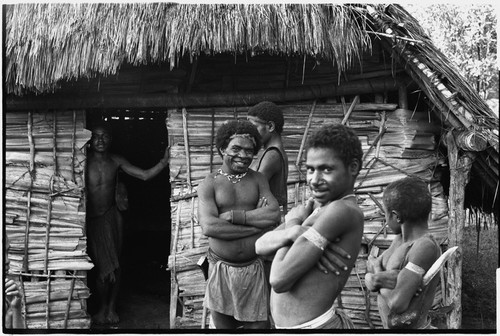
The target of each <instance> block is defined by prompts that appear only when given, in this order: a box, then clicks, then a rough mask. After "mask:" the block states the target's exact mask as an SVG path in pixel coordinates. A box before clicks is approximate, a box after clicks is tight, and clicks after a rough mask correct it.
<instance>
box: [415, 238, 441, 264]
mask: <svg viewBox="0 0 500 336" xmlns="http://www.w3.org/2000/svg"><path fill="white" fill-rule="evenodd" d="M439 251H440V248H439V247H438V246H437V244H436V243H435V241H434V240H433V239H432V238H431V237H430V236H429V235H424V236H422V237H420V238H419V239H417V240H415V242H414V243H413V246H412V247H411V249H410V252H409V253H410V257H412V256H415V255H416V256H418V257H419V258H422V259H431V260H435V259H437V256H438V254H439Z"/></svg>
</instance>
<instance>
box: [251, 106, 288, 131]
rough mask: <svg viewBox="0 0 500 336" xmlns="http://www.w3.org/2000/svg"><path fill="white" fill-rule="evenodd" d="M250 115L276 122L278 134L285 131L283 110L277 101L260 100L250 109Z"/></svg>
mask: <svg viewBox="0 0 500 336" xmlns="http://www.w3.org/2000/svg"><path fill="white" fill-rule="evenodd" d="M248 115H249V116H252V117H257V118H259V119H262V120H264V121H272V122H274V125H275V129H276V133H278V134H281V132H282V131H283V125H285V119H284V118H283V112H282V111H281V109H280V108H279V107H278V106H277V105H276V104H275V103H272V102H269V101H263V102H260V103H258V104H257V105H254V106H252V107H250V108H249V109H248Z"/></svg>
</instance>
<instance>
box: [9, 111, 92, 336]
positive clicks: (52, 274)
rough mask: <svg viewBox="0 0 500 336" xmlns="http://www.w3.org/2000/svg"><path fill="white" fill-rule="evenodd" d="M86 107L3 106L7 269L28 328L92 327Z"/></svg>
mask: <svg viewBox="0 0 500 336" xmlns="http://www.w3.org/2000/svg"><path fill="white" fill-rule="evenodd" d="M84 126H85V113H84V111H66V112H59V111H58V112H57V113H56V112H25V113H6V116H5V125H4V129H5V194H4V195H5V209H4V223H5V231H4V232H5V234H6V236H7V238H8V240H9V246H8V248H7V249H6V250H5V253H6V257H7V259H8V261H9V270H8V274H7V276H8V277H10V278H13V279H14V280H15V281H16V282H17V284H18V287H19V288H20V293H21V302H22V305H21V306H22V313H23V315H24V318H25V322H26V327H27V328H28V329H80V328H85V329H87V328H89V327H90V317H89V316H88V314H87V307H86V299H87V298H88V297H89V295H90V294H89V289H88V288H87V286H86V283H85V281H86V272H85V271H87V270H89V269H91V268H92V267H93V265H92V263H91V261H90V259H89V257H88V256H87V252H86V246H87V242H86V236H85V196H84V186H85V184H84V167H85V155H84V152H83V148H84V146H85V143H86V142H87V141H88V140H89V138H90V135H91V133H90V131H88V130H85V129H84Z"/></svg>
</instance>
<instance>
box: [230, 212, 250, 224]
mask: <svg viewBox="0 0 500 336" xmlns="http://www.w3.org/2000/svg"><path fill="white" fill-rule="evenodd" d="M246 222H247V215H246V211H245V210H231V223H233V224H239V225H245V224H246Z"/></svg>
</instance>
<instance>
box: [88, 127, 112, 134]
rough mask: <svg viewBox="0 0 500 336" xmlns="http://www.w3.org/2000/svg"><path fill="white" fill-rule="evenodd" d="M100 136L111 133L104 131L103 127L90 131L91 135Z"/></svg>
mask: <svg viewBox="0 0 500 336" xmlns="http://www.w3.org/2000/svg"><path fill="white" fill-rule="evenodd" d="M102 134H107V135H111V132H110V131H108V130H107V129H105V128H104V127H96V128H94V129H93V130H92V135H102Z"/></svg>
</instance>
